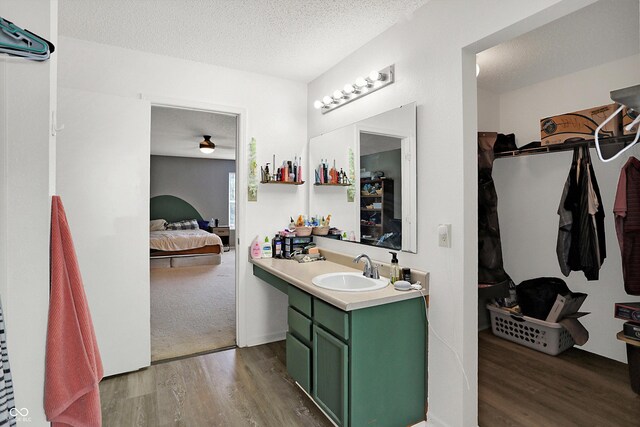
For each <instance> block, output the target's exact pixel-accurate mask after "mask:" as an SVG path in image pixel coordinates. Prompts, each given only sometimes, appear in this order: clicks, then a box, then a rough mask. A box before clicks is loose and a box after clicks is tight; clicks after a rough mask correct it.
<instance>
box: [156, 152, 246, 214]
mask: <svg viewBox="0 0 640 427" xmlns="http://www.w3.org/2000/svg"><path fill="white" fill-rule="evenodd" d="M194 147H195V145H194ZM235 171H236V161H235V160H221V159H196V158H193V157H172V156H151V197H155V196H161V195H163V194H169V195H172V196H176V197H180V198H181V199H184V200H185V201H187V202H188V203H190V204H191V205H192V206H193V207H194V208H195V209H196V210H197V211H198V213H199V214H200V215H202V218H203V219H204V220H206V221H208V220H210V219H211V218H218V219H219V221H220V225H229V173H230V172H235Z"/></svg>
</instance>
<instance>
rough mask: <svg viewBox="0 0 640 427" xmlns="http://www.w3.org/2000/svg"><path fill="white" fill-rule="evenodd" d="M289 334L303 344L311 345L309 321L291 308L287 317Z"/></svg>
mask: <svg viewBox="0 0 640 427" xmlns="http://www.w3.org/2000/svg"><path fill="white" fill-rule="evenodd" d="M287 318H288V324H289V332H290V333H292V334H293V335H295V336H296V338H298V339H300V340H302V341H303V342H304V343H305V344H307V345H311V334H312V331H311V319H309V318H308V317H306V316H304V315H302V314H300V313H299V312H298V311H297V310H296V309H294V308H293V307H289V312H288V315H287Z"/></svg>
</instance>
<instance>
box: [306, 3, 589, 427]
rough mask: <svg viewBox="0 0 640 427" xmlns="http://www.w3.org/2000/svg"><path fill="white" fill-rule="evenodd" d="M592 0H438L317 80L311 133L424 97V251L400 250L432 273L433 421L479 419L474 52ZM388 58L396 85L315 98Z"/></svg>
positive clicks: (405, 260) (347, 248)
mask: <svg viewBox="0 0 640 427" xmlns="http://www.w3.org/2000/svg"><path fill="white" fill-rule="evenodd" d="M588 3H590V1H574V0H567V1H537V2H530V1H526V0H519V1H510V2H504V1H490V0H483V1H474V2H471V1H439V0H434V1H431V2H429V3H427V4H426V5H425V6H424V7H422V8H421V9H419V10H418V11H417V12H416V13H415V14H413V16H411V17H410V18H409V19H407V21H405V22H402V23H400V24H398V25H396V26H394V27H392V28H390V29H389V30H387V31H385V32H384V33H382V34H381V35H380V36H379V37H377V38H375V39H373V40H372V41H371V42H369V43H367V44H366V45H365V46H363V47H362V48H360V49H358V50H357V51H355V52H352V53H351V54H349V56H348V57H347V58H346V59H345V60H343V61H342V62H340V63H339V64H337V65H336V66H334V67H333V68H331V69H330V70H329V71H327V72H326V73H325V74H323V75H322V76H320V77H319V78H317V79H316V80H314V81H313V82H311V83H310V85H309V90H308V94H309V102H308V103H307V107H308V121H309V136H310V137H313V136H316V135H319V134H322V133H324V132H328V131H330V130H332V129H337V128H339V127H341V126H344V125H347V124H350V123H354V122H356V121H358V120H361V119H364V118H366V117H370V116H373V115H375V114H379V113H381V112H383V111H386V110H388V109H389V108H392V107H394V106H398V105H402V104H406V103H408V102H411V101H417V103H418V175H417V181H418V253H417V254H409V253H402V254H401V255H400V257H399V259H400V263H401V264H402V265H407V266H410V267H415V268H420V269H423V270H426V271H429V272H430V273H431V276H430V294H431V299H430V302H431V308H430V310H429V311H430V313H429V314H430V324H431V331H432V332H431V333H430V335H429V355H428V359H429V424H431V425H450V426H470V425H476V424H477V337H476V334H477V329H476V328H477V214H476V212H477V172H476V170H477V169H476V167H477V158H476V139H477V135H476V132H477V126H476V124H477V100H476V90H475V87H476V84H475V53H477V52H478V51H481V50H484V49H486V48H488V47H490V46H493V45H495V44H497V43H500V42H502V41H504V40H507V39H509V38H513V37H515V36H517V35H520V34H522V33H524V32H526V31H529V30H531V29H533V28H535V27H537V26H540V25H542V24H544V23H547V22H550V21H551V20H552V19H556V18H559V17H561V16H563V15H565V14H567V13H570V12H572V11H574V10H576V9H577V8H579V7H581V6H584V5H586V4H588ZM488 16H490V17H491V19H484V18H483V17H488ZM507 27H508V28H507ZM471 45H473V46H471ZM467 47H468V49H465V50H463V49H464V48H467ZM390 64H395V65H396V82H395V83H394V84H393V85H391V86H389V87H387V88H384V89H382V90H380V91H377V92H375V93H373V94H371V95H369V96H367V97H366V98H363V99H361V100H358V101H356V102H353V103H351V104H349V105H346V106H344V107H342V108H340V109H338V110H335V111H332V112H331V113H329V114H325V115H323V114H321V113H320V112H319V111H317V110H315V109H314V108H313V106H312V105H311V103H312V101H313V100H314V99H320V98H322V96H324V95H325V94H327V93H331V92H332V91H333V90H335V89H336V88H340V87H342V86H343V85H344V84H345V83H346V82H348V81H352V80H353V79H355V77H357V76H358V75H361V74H365V73H368V71H370V70H372V69H381V68H383V67H385V66H388V65H390ZM439 223H451V224H452V226H453V233H452V247H451V248H450V249H444V248H439V247H438V245H437V233H436V230H437V226H438V224H439ZM320 245H322V246H323V247H330V248H333V249H336V250H340V251H344V252H348V253H351V254H354V255H355V254H356V253H357V252H361V251H362V250H363V249H364V250H366V252H367V253H369V254H371V255H372V256H373V257H374V258H376V259H378V260H387V257H388V254H387V253H386V251H384V250H380V249H377V248H370V247H366V248H365V247H362V246H357V245H352V244H349V243H345V242H332V241H326V240H322V241H321V243H320ZM453 307H455V309H452V308H453ZM433 331H436V332H437V334H438V335H439V336H440V337H442V339H443V340H444V341H445V342H446V344H445V343H443V342H441V341H440V340H439V339H436V338H435V334H434V333H433ZM449 346H450V347H451V348H453V349H454V350H455V353H456V354H454V353H452V351H451V350H450V349H449ZM458 360H459V361H460V363H459V362H458ZM460 365H462V367H464V372H465V373H466V377H465V375H464V374H463V371H462V369H461V366H460ZM467 380H468V382H467Z"/></svg>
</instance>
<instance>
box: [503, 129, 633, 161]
mask: <svg viewBox="0 0 640 427" xmlns="http://www.w3.org/2000/svg"><path fill="white" fill-rule="evenodd" d="M634 138H635V135H624V136H616V137H612V138H601V139H600V146H601V147H611V146H618V145H622V146H623V147H624V146H627V145H628V144H630V143H631V142H633V139H634ZM536 142H538V141H536ZM585 145H588V146H589V148H595V141H593V140H585V139H583V140H579V141H568V142H564V143H562V144H555V145H544V146H536V147H531V148H521V149H519V150H513V151H502V152H498V153H494V154H495V158H496V159H500V158H509V157H520V156H530V155H533V154H547V153H557V152H560V151H573V149H574V148H576V147H584V146H585Z"/></svg>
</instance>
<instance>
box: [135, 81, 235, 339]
mask: <svg viewBox="0 0 640 427" xmlns="http://www.w3.org/2000/svg"><path fill="white" fill-rule="evenodd" d="M140 99H144V100H146V101H149V103H150V107H149V108H151V107H165V108H179V109H184V110H191V111H204V112H207V113H218V114H232V115H235V116H236V117H237V121H236V126H237V128H236V129H237V130H236V132H237V133H236V135H237V137H236V230H235V240H236V241H235V247H236V257H235V259H236V261H235V263H236V265H235V275H236V277H235V283H236V285H235V289H236V345H237V346H238V347H244V346H246V336H247V333H246V324H245V319H246V316H245V304H243V302H244V300H245V286H243V284H242V282H241V281H240V259H239V257H238V254H237V250H238V247H239V244H240V241H241V236H242V231H243V230H244V224H245V220H246V218H245V207H246V206H245V204H244V203H241V202H244V201H246V200H247V183H246V182H245V181H246V180H245V177H246V173H245V172H246V168H247V162H246V161H245V160H246V155H247V146H246V144H245V143H244V141H245V139H246V135H247V110H246V108H243V107H233V106H228V105H222V104H213V103H209V102H203V101H197V100H190V99H179V98H170V97H166V96H158V95H152V94H142V93H141V94H140ZM149 174H151V170H149ZM242 241H244V238H243V239H242ZM149 286H151V283H149Z"/></svg>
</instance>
